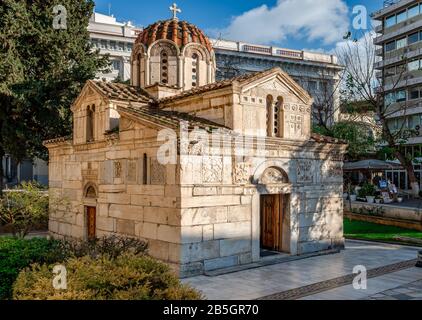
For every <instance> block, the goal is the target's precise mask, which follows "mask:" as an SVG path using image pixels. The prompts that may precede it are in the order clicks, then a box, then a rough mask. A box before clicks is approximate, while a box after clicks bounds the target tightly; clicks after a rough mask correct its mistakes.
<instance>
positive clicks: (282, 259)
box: [205, 249, 340, 277]
mask: <svg viewBox="0 0 422 320" xmlns="http://www.w3.org/2000/svg"><path fill="white" fill-rule="evenodd" d="M337 253H340V250H337V249H333V250H325V251H320V252H315V253H308V254H303V255H300V256H282V257H280V258H277V257H276V256H275V257H274V258H273V259H263V260H261V261H259V262H254V263H250V264H245V265H241V266H235V267H229V268H223V269H218V270H212V271H206V272H205V276H207V277H217V276H221V275H223V274H230V273H235V272H239V271H244V270H250V269H256V268H260V267H265V266H271V265H275V264H280V263H286V262H291V261H297V260H303V259H308V258H312V257H319V256H324V255H329V254H337Z"/></svg>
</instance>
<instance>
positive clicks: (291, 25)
mask: <svg viewBox="0 0 422 320" xmlns="http://www.w3.org/2000/svg"><path fill="white" fill-rule="evenodd" d="M348 27H349V21H348V7H347V5H346V3H345V2H344V0H278V2H277V5H276V6H274V7H268V6H267V5H262V6H260V7H258V8H255V9H252V10H250V11H247V12H245V13H244V14H242V15H240V16H237V17H234V18H233V19H232V21H231V24H230V25H229V26H228V27H227V28H225V29H223V30H218V31H219V32H218V33H221V35H222V37H223V38H226V39H232V40H237V41H245V42H252V43H261V44H271V43H280V42H282V41H283V40H286V38H287V37H294V38H296V39H306V40H307V41H315V40H318V41H322V43H323V44H324V45H331V44H334V43H335V42H337V41H339V40H341V39H342V36H343V35H344V34H345V32H346V31H347V30H348V29H349V28H348ZM214 33H216V32H214Z"/></svg>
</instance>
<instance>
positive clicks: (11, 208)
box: [0, 183, 48, 238]
mask: <svg viewBox="0 0 422 320" xmlns="http://www.w3.org/2000/svg"><path fill="white" fill-rule="evenodd" d="M0 221H1V222H2V223H3V224H5V225H8V226H9V227H10V228H11V231H12V233H13V235H14V236H17V237H20V238H24V237H25V236H26V235H27V234H28V233H29V232H30V231H31V230H32V229H33V228H34V227H35V226H37V225H47V223H48V195H47V194H45V193H44V192H41V189H40V188H39V187H38V186H37V185H36V184H33V183H23V184H22V185H20V186H19V187H18V189H15V190H11V191H7V192H5V193H4V197H3V198H0Z"/></svg>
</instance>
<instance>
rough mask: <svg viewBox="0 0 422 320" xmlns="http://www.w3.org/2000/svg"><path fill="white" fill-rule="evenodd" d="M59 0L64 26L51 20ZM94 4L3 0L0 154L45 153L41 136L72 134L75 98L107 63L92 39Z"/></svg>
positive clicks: (0, 9)
mask: <svg viewBox="0 0 422 320" xmlns="http://www.w3.org/2000/svg"><path fill="white" fill-rule="evenodd" d="M57 5H62V6H64V7H65V8H66V11H67V12H66V14H67V15H66V20H65V22H66V27H67V28H66V29H57V28H55V27H54V25H53V22H54V21H55V17H57V14H60V13H63V12H56V13H55V12H54V11H53V10H54V7H55V6H57ZM93 8H94V1H92V0H26V1H21V0H2V1H1V2H0V106H1V107H0V157H2V156H3V155H4V153H5V152H7V153H9V154H11V155H12V156H14V157H15V158H16V159H17V160H22V159H23V158H25V157H33V156H38V157H41V158H44V159H46V157H47V153H46V149H45V148H43V147H42V141H44V140H46V139H49V138H54V137H57V136H66V135H69V134H70V132H71V111H70V106H71V104H72V102H73V101H74V100H75V98H76V97H77V95H78V94H79V92H80V90H81V89H82V87H83V85H84V84H85V82H86V81H87V80H89V79H93V78H94V77H95V74H96V72H98V71H99V70H102V69H106V68H108V64H109V62H108V57H100V56H99V53H98V51H93V50H92V48H91V46H90V43H89V32H88V30H87V27H88V23H89V18H90V16H91V15H92V12H93ZM62 22H64V21H62ZM1 182H2V172H0V183H1Z"/></svg>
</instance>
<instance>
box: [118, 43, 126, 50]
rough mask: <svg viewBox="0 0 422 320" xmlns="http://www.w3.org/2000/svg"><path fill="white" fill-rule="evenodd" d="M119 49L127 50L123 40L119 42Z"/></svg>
mask: <svg viewBox="0 0 422 320" xmlns="http://www.w3.org/2000/svg"><path fill="white" fill-rule="evenodd" d="M118 49H119V51H124V50H125V44H124V43H123V42H119V47H118Z"/></svg>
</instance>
